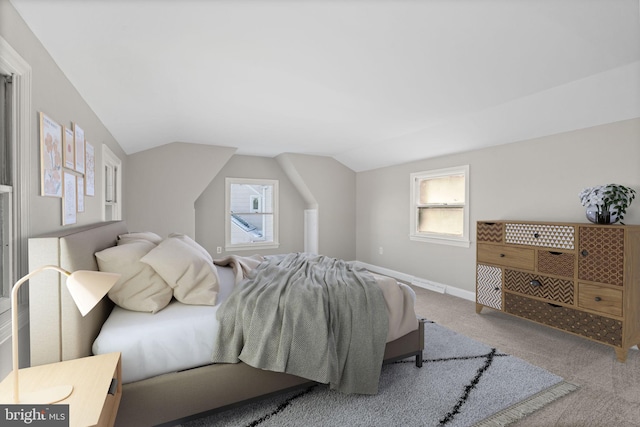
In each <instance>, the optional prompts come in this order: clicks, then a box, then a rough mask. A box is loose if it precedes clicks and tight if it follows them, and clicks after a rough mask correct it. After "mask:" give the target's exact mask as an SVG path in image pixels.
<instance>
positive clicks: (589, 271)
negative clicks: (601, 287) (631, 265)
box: [578, 227, 624, 286]
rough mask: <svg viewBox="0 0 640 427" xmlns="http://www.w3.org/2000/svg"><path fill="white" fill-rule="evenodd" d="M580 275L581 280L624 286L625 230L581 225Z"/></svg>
mask: <svg viewBox="0 0 640 427" xmlns="http://www.w3.org/2000/svg"><path fill="white" fill-rule="evenodd" d="M578 277H579V278H580V279H581V280H589V281H592V282H599V283H608V284H610V285H616V286H622V284H623V279H624V230H623V229H621V228H608V227H580V250H579V255H578Z"/></svg>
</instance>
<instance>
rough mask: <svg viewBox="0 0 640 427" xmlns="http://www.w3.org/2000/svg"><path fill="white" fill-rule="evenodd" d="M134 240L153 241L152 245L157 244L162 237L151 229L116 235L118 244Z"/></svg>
mask: <svg viewBox="0 0 640 427" xmlns="http://www.w3.org/2000/svg"><path fill="white" fill-rule="evenodd" d="M136 240H146V241H148V242H151V243H153V244H154V245H159V244H160V242H162V237H160V236H158V235H157V234H156V233H154V232H152V231H138V232H135V233H126V234H121V235H119V236H118V244H119V245H123V244H125V243H129V242H132V241H136Z"/></svg>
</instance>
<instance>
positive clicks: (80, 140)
mask: <svg viewBox="0 0 640 427" xmlns="http://www.w3.org/2000/svg"><path fill="white" fill-rule="evenodd" d="M73 136H74V138H73V141H74V143H75V145H76V168H75V169H76V171H77V172H78V173H84V131H83V130H82V128H81V127H80V126H78V124H77V123H74V124H73Z"/></svg>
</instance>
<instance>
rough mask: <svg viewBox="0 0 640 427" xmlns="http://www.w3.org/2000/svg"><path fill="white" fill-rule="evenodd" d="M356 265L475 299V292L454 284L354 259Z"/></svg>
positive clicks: (408, 281)
mask: <svg viewBox="0 0 640 427" xmlns="http://www.w3.org/2000/svg"><path fill="white" fill-rule="evenodd" d="M356 265H357V266H359V267H362V268H366V269H367V270H369V271H372V272H374V273H378V274H383V275H385V276H389V277H393V278H394V279H396V280H400V281H402V282H406V283H410V284H412V285H413V286H417V287H419V288H424V289H429V290H431V291H435V292H438V293H441V294H447V295H451V296H454V297H458V298H462V299H466V300H469V301H473V302H475V300H476V293H475V292H470V291H466V290H464V289H460V288H457V287H455V286H450V285H445V284H442V283H438V282H434V281H432V280H427V279H423V278H420V277H415V276H411V275H410V274H405V273H400V272H399V271H395V270H391V269H388V268H384V267H379V266H377V265H372V264H367V263H365V262H362V261H356Z"/></svg>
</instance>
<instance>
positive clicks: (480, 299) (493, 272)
mask: <svg viewBox="0 0 640 427" xmlns="http://www.w3.org/2000/svg"><path fill="white" fill-rule="evenodd" d="M476 302H477V303H478V304H482V305H486V306H487V307H491V308H495V309H496V310H502V269H501V268H500V267H493V266H491V265H484V264H478V265H477V271H476Z"/></svg>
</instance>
